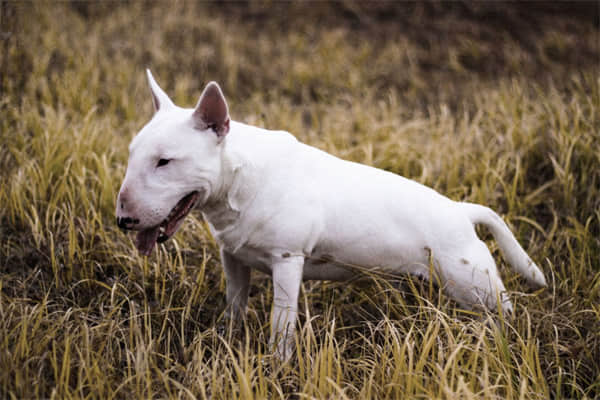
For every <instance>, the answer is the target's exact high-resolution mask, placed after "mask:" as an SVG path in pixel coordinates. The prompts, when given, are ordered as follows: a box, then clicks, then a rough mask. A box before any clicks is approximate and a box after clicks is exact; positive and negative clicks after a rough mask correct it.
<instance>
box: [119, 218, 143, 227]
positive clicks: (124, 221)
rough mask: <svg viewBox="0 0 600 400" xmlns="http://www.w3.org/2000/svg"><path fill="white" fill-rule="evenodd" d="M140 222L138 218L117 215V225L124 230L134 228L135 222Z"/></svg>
mask: <svg viewBox="0 0 600 400" xmlns="http://www.w3.org/2000/svg"><path fill="white" fill-rule="evenodd" d="M138 222H140V221H139V220H138V219H133V218H130V217H123V218H119V217H117V226H118V227H119V228H121V229H123V230H127V229H132V228H133V226H132V225H134V224H137V223H138Z"/></svg>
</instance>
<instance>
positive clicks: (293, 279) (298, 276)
mask: <svg viewBox="0 0 600 400" xmlns="http://www.w3.org/2000/svg"><path fill="white" fill-rule="evenodd" d="M303 266H304V257H301V256H294V257H287V258H281V259H279V260H277V261H276V262H275V263H274V264H273V265H272V268H273V311H272V319H271V349H272V350H273V351H275V352H276V353H277V356H278V357H279V358H280V359H281V360H283V361H287V360H288V359H289V358H290V357H291V355H292V352H293V350H294V329H295V325H296V315H297V314H298V293H299V291H300V283H301V282H302V268H303Z"/></svg>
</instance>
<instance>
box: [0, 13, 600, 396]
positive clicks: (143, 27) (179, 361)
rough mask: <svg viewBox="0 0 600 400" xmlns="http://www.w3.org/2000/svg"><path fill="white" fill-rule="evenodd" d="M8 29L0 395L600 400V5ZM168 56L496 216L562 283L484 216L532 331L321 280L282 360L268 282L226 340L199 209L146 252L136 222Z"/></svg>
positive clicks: (427, 300) (2, 81) (250, 115)
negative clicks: (134, 202)
mask: <svg viewBox="0 0 600 400" xmlns="http://www.w3.org/2000/svg"><path fill="white" fill-rule="evenodd" d="M0 30H1V32H0V40H1V42H0V43H1V45H0V397H2V398H57V399H59V398H60V399H63V398H174V397H176V398H186V399H187V398H214V399H220V398H223V399H232V398H241V399H248V398H288V397H296V398H356V399H367V398H407V399H408V398H439V399H455V398H465V399H470V398H482V399H548V398H590V399H591V398H598V397H600V78H599V77H600V71H599V63H600V62H599V60H600V50H599V48H598V46H599V44H598V43H599V42H598V40H599V35H600V33H599V32H600V31H599V26H598V9H597V4H596V3H594V2H589V3H583V4H573V3H562V4H555V5H547V4H543V3H525V4H518V3H490V4H470V3H463V2H459V3H427V4H421V3H418V4H417V3H399V4H394V3H372V4H370V6H361V5H360V3H354V2H343V3H336V4H332V3H319V2H317V3H309V4H303V5H302V4H301V5H298V4H294V3H251V4H247V5H243V4H240V3H227V4H223V5H217V4H208V3H200V4H196V3H192V2H175V3H170V4H166V3H160V2H157V3H155V2H145V3H136V2H132V3H120V2H119V3H117V2H108V3H106V2H105V3H95V2H80V3H67V2H60V3H25V2H1V3H0ZM146 67H150V68H152V70H153V73H154V75H155V77H156V78H157V79H158V81H159V83H160V84H161V85H162V87H163V88H164V89H165V90H166V91H167V92H168V93H169V94H170V95H171V96H172V98H173V99H174V101H175V102H176V103H177V104H179V105H185V106H188V107H192V106H193V105H195V103H196V101H197V99H198V96H199V94H200V91H201V89H202V87H203V86H204V84H205V83H206V82H207V81H209V80H217V81H219V82H220V83H221V85H222V87H223V90H224V92H225V95H226V96H227V98H228V101H229V103H230V104H229V106H230V110H231V114H232V117H233V118H234V119H236V120H240V121H244V122H247V123H251V124H255V125H259V126H263V127H266V128H274V129H285V130H288V131H290V132H292V133H294V134H295V135H296V136H297V137H298V138H299V139H300V140H302V141H304V142H307V143H309V144H311V145H314V146H316V147H319V148H321V149H324V150H327V151H329V152H331V153H333V154H336V155H338V156H340V157H342V158H346V159H351V160H355V161H359V162H362V163H365V164H369V165H374V166H376V167H379V168H383V169H386V170H389V171H393V172H395V173H398V174H401V175H404V176H407V177H409V178H412V179H415V180H417V181H419V182H422V183H424V184H427V185H429V186H432V187H434V188H435V189H437V190H438V191H440V192H442V193H443V194H445V195H447V196H449V197H450V198H452V199H456V200H465V201H471V202H477V203H482V204H485V205H487V206H490V207H491V208H493V209H495V210H496V211H498V212H499V213H500V214H501V215H502V216H503V217H504V219H505V220H506V221H507V223H508V224H509V225H510V226H511V228H512V230H513V232H514V233H515V235H516V236H517V238H518V240H519V241H520V243H522V244H523V247H524V248H525V249H526V250H527V252H528V253H529V254H530V255H531V257H532V258H533V259H534V260H535V261H536V262H537V263H538V265H540V267H541V268H542V269H543V271H544V273H545V275H546V277H547V280H548V282H549V287H548V288H547V289H544V290H538V291H532V290H530V289H529V288H528V287H527V286H526V285H525V283H524V281H523V280H522V279H521V278H519V277H518V276H517V275H516V274H514V273H513V272H512V271H511V270H510V269H509V268H508V267H506V266H505V265H504V261H503V259H502V257H501V256H500V254H499V252H498V249H497V247H496V244H495V242H494V241H493V240H491V236H490V235H489V234H488V232H487V231H485V230H483V229H481V230H480V234H481V235H482V237H484V238H486V240H487V241H488V244H489V245H490V247H491V249H492V250H493V253H494V257H495V259H496V261H497V263H498V264H499V268H500V270H501V274H502V277H503V280H504V282H505V284H506V286H507V288H508V290H509V291H510V297H511V299H512V301H513V303H514V305H515V315H514V316H513V318H512V319H504V318H498V317H496V316H492V315H479V314H473V313H469V312H466V311H464V310H461V309H459V308H458V306H457V304H456V303H454V302H453V301H452V300H450V299H449V298H448V297H446V296H445V295H444V294H442V293H440V289H439V288H437V287H436V286H434V285H430V284H429V283H427V282H422V281H419V280H412V279H409V278H402V277H401V278H396V279H395V280H393V281H388V280H386V279H382V278H381V277H377V276H368V277H365V278H364V279H362V280H357V281H355V282H351V283H347V282H346V283H335V282H305V283H304V285H303V288H302V291H301V300H300V314H301V316H300V321H299V329H298V336H297V342H298V352H297V355H296V356H295V357H294V358H293V360H292V361H291V362H290V363H289V364H284V365H280V364H278V363H277V361H276V360H274V359H273V357H272V356H271V354H270V353H269V350H268V346H267V343H268V332H269V314H270V305H271V301H272V290H271V289H272V287H271V283H270V279H269V278H268V277H266V276H264V275H261V274H259V273H257V274H256V275H253V283H252V287H251V294H250V304H249V318H248V322H247V324H246V325H245V327H244V328H243V329H241V330H237V331H236V330H231V329H225V330H223V329H221V328H222V327H223V325H224V318H223V311H224V308H225V295H224V293H225V291H224V289H225V286H224V284H225V282H224V277H223V272H222V268H221V266H220V262H219V259H218V251H217V247H216V244H215V242H214V241H213V239H212V238H211V236H210V234H209V233H208V231H207V228H206V226H205V224H204V223H203V221H202V218H201V215H200V214H199V213H196V214H194V216H192V217H190V218H189V219H188V221H187V222H186V224H185V226H184V228H183V229H182V230H181V231H180V232H179V233H178V234H177V235H176V237H175V239H174V240H171V241H169V242H167V243H165V244H164V245H161V246H159V249H158V250H155V251H154V253H153V255H152V256H151V257H148V258H142V257H140V256H139V255H138V254H137V252H136V250H135V248H134V245H133V237H132V236H128V235H126V234H124V233H122V232H120V231H119V230H118V229H117V226H116V224H115V215H114V208H115V199H116V195H117V191H118V189H119V185H120V183H121V180H122V178H123V175H124V171H125V167H126V161H127V145H128V143H129V141H130V140H131V138H132V137H133V135H135V133H136V132H137V131H138V130H139V129H140V128H141V127H142V126H143V124H144V123H145V122H147V121H148V120H149V118H150V117H151V115H152V104H151V99H150V94H149V90H148V88H147V86H146V81H145V77H144V74H143V71H144V68H146ZM492 319H495V320H496V321H497V324H496V323H492V322H491V321H492ZM223 332H227V333H223Z"/></svg>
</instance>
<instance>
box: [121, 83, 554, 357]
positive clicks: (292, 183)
mask: <svg viewBox="0 0 600 400" xmlns="http://www.w3.org/2000/svg"><path fill="white" fill-rule="evenodd" d="M149 80H150V83H151V88H152V91H153V94H154V98H155V101H156V99H158V101H159V102H160V103H161V104H160V108H159V109H158V112H157V113H156V114H155V116H154V118H153V119H152V120H151V121H150V122H149V123H148V124H147V125H146V126H145V127H144V128H143V129H142V130H141V131H140V133H139V134H138V135H137V136H136V137H135V138H134V139H133V141H132V143H131V146H130V158H129V165H128V169H127V174H126V176H125V180H124V182H123V186H122V188H121V192H120V198H119V200H118V204H120V206H118V207H117V215H118V216H121V217H125V216H130V217H132V218H136V219H139V221H140V222H139V224H138V226H136V227H134V229H142V228H146V227H150V226H153V225H156V224H158V223H160V221H161V220H163V219H164V218H165V217H166V215H167V214H168V213H169V211H170V210H171V209H172V208H173V207H174V205H175V204H176V203H177V202H178V201H179V199H180V198H182V197H183V196H185V195H186V194H187V193H189V192H190V191H193V190H197V191H199V192H201V193H202V198H201V201H199V208H200V210H201V211H202V213H203V215H204V217H205V219H206V221H207V222H208V224H209V226H210V228H211V231H212V234H213V235H214V237H215V239H216V241H217V242H218V244H219V246H220V248H221V257H222V261H223V266H224V269H225V274H226V279H227V299H228V303H229V304H230V307H231V312H233V313H236V314H240V315H243V314H244V312H245V308H246V302H247V297H248V287H249V280H250V269H251V268H255V269H258V270H261V271H264V272H266V273H269V274H271V275H272V277H273V286H274V304H273V317H272V318H273V321H272V341H274V342H275V343H277V349H278V351H279V354H280V355H281V356H282V357H284V358H287V357H289V355H290V353H291V349H292V347H291V343H292V342H291V339H292V335H291V330H292V329H293V325H294V323H295V319H296V312H297V300H298V291H299V287H300V282H301V280H302V279H303V278H304V279H334V280H339V279H347V278H350V277H352V276H354V275H355V274H356V273H357V269H355V268H353V267H351V266H360V267H361V268H367V269H372V268H379V269H384V270H386V271H388V272H391V273H398V274H402V273H409V274H415V275H420V276H423V277H425V278H429V275H430V260H433V268H434V269H433V270H434V272H435V274H436V275H437V277H438V278H439V279H440V282H441V284H442V286H443V287H444V289H445V290H446V292H447V293H448V294H450V295H451V296H452V297H453V298H455V299H456V300H457V301H458V302H459V303H461V304H462V305H464V306H473V305H478V304H482V305H485V306H486V307H488V308H490V309H496V308H497V306H498V304H500V305H501V307H502V308H503V310H504V311H505V312H507V313H510V312H511V310H512V306H511V303H510V300H509V299H508V297H507V295H506V293H505V288H504V285H503V283H502V281H501V279H500V276H499V275H498V271H497V269H496V264H495V262H494V260H493V258H492V256H491V255H490V252H489V250H488V248H487V246H486V245H485V244H484V243H483V242H482V241H481V240H480V239H479V238H478V237H477V235H476V232H475V229H474V224H476V223H480V224H483V225H485V226H487V227H488V228H489V229H490V231H491V232H492V234H493V235H494V237H495V238H496V240H497V241H498V244H499V246H500V248H501V249H502V251H503V253H504V256H505V258H506V260H507V261H508V262H509V263H511V264H512V266H513V267H514V268H515V270H516V271H518V272H520V273H521V274H523V276H524V277H525V278H526V279H527V280H528V281H530V282H531V283H534V284H536V285H540V286H545V285H546V281H545V279H544V275H543V274H542V272H541V271H540V270H539V268H538V267H537V266H536V265H535V264H534V263H533V262H532V261H531V259H530V258H529V257H528V256H527V254H526V253H525V251H524V250H523V249H522V248H521V246H519V244H518V243H517V241H516V239H515V238H514V236H513V235H512V233H511V232H510V231H509V229H508V228H507V226H506V225H505V223H504V222H503V221H502V219H501V218H500V217H499V216H498V215H497V214H496V213H494V212H493V211H491V210H490V209H489V208H486V207H483V206H479V205H474V204H468V203H461V202H455V201H452V200H450V199H448V198H447V197H445V196H442V195H441V194H439V193H437V192H436V191H434V190H432V189H430V188H428V187H425V186H423V185H421V184H419V183H417V182H414V181H411V180H408V179H406V178H403V177H401V176H398V175H395V174H392V173H390V172H386V171H383V170H379V169H376V168H372V167H369V166H366V165H361V164H357V163H354V162H350V161H344V160H341V159H339V158H337V157H334V156H332V155H330V154H328V153H326V152H324V151H321V150H319V149H316V148H314V147H311V146H308V145H306V144H303V143H301V142H299V141H298V140H296V138H295V137H294V136H292V135H291V134H289V133H287V132H282V131H268V130H265V129H261V128H257V127H253V126H249V125H245V124H242V123H239V122H234V121H231V124H230V126H229V132H228V134H226V136H224V137H218V136H217V135H215V133H214V132H213V131H211V130H209V129H204V130H201V129H198V127H197V126H196V127H195V124H194V122H193V113H194V110H193V109H183V108H179V107H176V106H175V105H173V103H172V102H171V101H170V100H169V99H168V97H167V96H166V94H164V92H163V91H162V90H161V89H160V88H159V87H158V85H157V84H156V82H155V81H154V79H153V78H152V77H151V75H150V74H149ZM201 101H202V100H201ZM160 158H169V159H172V161H171V162H170V164H169V165H168V166H166V167H163V168H156V167H155V165H156V161H157V160H158V159H160ZM123 197H125V201H124V202H123V201H122V198H123Z"/></svg>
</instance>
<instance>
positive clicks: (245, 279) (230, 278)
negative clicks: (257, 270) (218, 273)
mask: <svg viewBox="0 0 600 400" xmlns="http://www.w3.org/2000/svg"><path fill="white" fill-rule="evenodd" d="M221 262H222V263H223V269H224V270H225V281H226V291H227V293H226V297H227V311H226V315H227V316H228V317H229V318H231V320H232V322H234V323H235V322H236V321H239V320H243V319H244V318H245V317H246V306H247V304H248V290H249V288H250V267H248V266H246V265H244V264H243V263H242V262H240V261H239V260H238V259H237V258H235V257H234V256H233V255H231V254H229V253H228V252H227V251H225V250H223V249H221Z"/></svg>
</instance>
